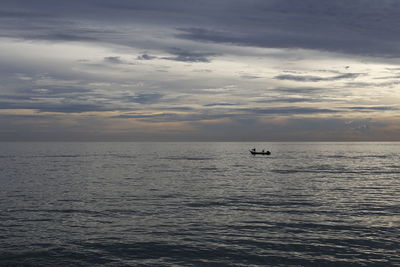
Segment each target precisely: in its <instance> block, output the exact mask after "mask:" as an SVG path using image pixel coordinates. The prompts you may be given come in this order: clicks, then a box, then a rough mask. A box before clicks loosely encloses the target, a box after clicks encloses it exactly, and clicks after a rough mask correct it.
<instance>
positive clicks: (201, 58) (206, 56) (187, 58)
mask: <svg viewBox="0 0 400 267" xmlns="http://www.w3.org/2000/svg"><path fill="white" fill-rule="evenodd" d="M169 53H170V54H173V55H174V56H173V57H164V59H168V60H174V61H182V62H203V63H209V62H210V57H213V56H216V55H217V54H215V53H208V52H190V51H186V50H183V49H180V48H172V49H170V50H169Z"/></svg>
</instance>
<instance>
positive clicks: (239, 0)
mask: <svg viewBox="0 0 400 267" xmlns="http://www.w3.org/2000/svg"><path fill="white" fill-rule="evenodd" d="M399 12H400V4H399V2H398V1H393V0H379V1H378V0H354V1H351V2H349V1H344V0H336V1H330V0H303V1H297V0H250V1H249V0H246V1H244V0H230V1H227V0H220V1H211V0H198V1H195V2H194V1H191V2H190V3H188V2H187V1H183V0H170V1H164V0H149V1H139V0H133V1H125V0H120V1H108V0H82V1H60V0H52V1H50V0H37V1H29V0H12V1H11V0H3V1H2V6H1V8H0V14H2V16H1V22H2V23H1V25H2V26H0V27H1V29H2V31H1V32H2V35H3V36H12V37H17V38H25V39H42V40H50V41H104V42H113V43H125V44H129V43H131V44H132V45H135V42H136V41H135V40H133V39H132V38H127V37H126V36H124V32H123V30H121V29H120V28H119V27H118V25H119V24H121V23H124V24H129V23H143V24H153V25H164V26H167V27H170V28H171V29H172V28H176V29H179V31H180V33H178V34H177V35H176V37H178V38H184V39H190V40H196V41H206V42H216V43H234V44H239V45H248V46H259V47H277V48H306V49H317V50H323V51H334V52H343V53H350V54H363V55H371V56H383V57H398V56H399V55H400V48H399V46H398V45H397V43H398V42H399V41H400V19H399V16H398V14H399ZM104 21H106V23H104ZM5 22H6V23H5ZM100 25H107V27H103V26H100ZM182 26H183V27H182ZM188 26H189V27H188ZM31 29H35V31H32V30H31ZM115 37H118V38H115ZM177 53H178V52H177ZM192 56H193V55H192V54H186V55H185V54H184V53H181V52H179V53H178V55H177V57H176V59H177V60H183V61H186V60H189V61H205V60H206V59H205V57H202V56H201V55H197V56H195V57H192Z"/></svg>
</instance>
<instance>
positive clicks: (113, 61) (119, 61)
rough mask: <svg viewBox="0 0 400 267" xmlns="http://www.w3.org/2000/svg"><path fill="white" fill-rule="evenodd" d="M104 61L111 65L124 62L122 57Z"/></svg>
mask: <svg viewBox="0 0 400 267" xmlns="http://www.w3.org/2000/svg"><path fill="white" fill-rule="evenodd" d="M104 61H105V62H107V63H111V64H122V63H123V61H122V60H121V58H120V57H105V58H104Z"/></svg>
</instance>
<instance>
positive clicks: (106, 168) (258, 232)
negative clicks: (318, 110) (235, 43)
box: [0, 143, 400, 266]
mask: <svg viewBox="0 0 400 267" xmlns="http://www.w3.org/2000/svg"><path fill="white" fill-rule="evenodd" d="M254 146H256V147H262V148H266V149H268V150H270V151H272V155H271V156H251V155H250V153H249V152H248V149H249V148H252V147H254ZM0 148H1V149H0V188H1V191H0V265H5V264H11V265H12V264H19V265H21V266H24V265H33V266H35V265H38V266H54V265H71V266H93V265H105V266H107V265H109V266H124V265H126V266H128V265H134V266H135V265H149V266H154V265H178V266H181V265H184V266H188V265H196V266H197V265H205V266H208V265H215V266H220V265H225V266H247V265H259V266H265V265H272V266H319V265H328V266H343V265H344V266H345V265H351V266H365V265H374V266H376V265H381V266H390V265H393V266H394V265H396V264H400V258H399V256H398V255H399V253H398V251H399V248H400V242H399V232H398V229H399V226H400V219H399V218H400V208H399V207H400V200H399V195H398V192H399V191H400V180H399V173H400V165H398V162H400V160H399V159H400V156H399V154H398V151H399V148H400V143H286V144H282V143H263V144H261V143H260V144H254V143H251V144H246V143H0Z"/></svg>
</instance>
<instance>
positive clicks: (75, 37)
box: [0, 0, 400, 141]
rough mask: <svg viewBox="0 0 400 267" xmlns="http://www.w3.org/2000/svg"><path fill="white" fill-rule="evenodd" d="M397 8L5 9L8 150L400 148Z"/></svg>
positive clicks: (2, 52)
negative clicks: (166, 144) (208, 144)
mask: <svg viewBox="0 0 400 267" xmlns="http://www.w3.org/2000/svg"><path fill="white" fill-rule="evenodd" d="M399 14H400V1H398V0H352V1H348V0H302V1H299V0H168V1H167V0H146V1H143V0H69V1H65V0H35V1H32V0H1V5H0V140H3V141H8V140H40V141H46V140H51V141H58V140H76V141H86V140H98V141H143V140H160V141H194V140H196V141H214V140H215V141H289V140H290V141H313V140H315V141H354V140H357V141H365V140H368V141H371V140H372V141H374V140H375V141H390V140H398V141H400V15H399Z"/></svg>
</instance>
